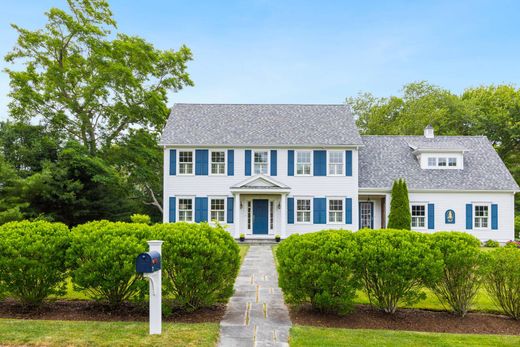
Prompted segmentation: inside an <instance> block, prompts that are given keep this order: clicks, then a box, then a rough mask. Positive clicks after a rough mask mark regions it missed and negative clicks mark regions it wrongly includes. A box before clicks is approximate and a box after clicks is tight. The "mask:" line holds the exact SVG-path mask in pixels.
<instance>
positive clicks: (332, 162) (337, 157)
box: [327, 151, 345, 176]
mask: <svg viewBox="0 0 520 347" xmlns="http://www.w3.org/2000/svg"><path fill="white" fill-rule="evenodd" d="M327 157H328V160H329V163H328V164H329V165H328V166H329V176H341V175H343V162H344V158H345V152H343V151H328V155H327Z"/></svg>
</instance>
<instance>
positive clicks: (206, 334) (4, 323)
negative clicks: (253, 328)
mask: <svg viewBox="0 0 520 347" xmlns="http://www.w3.org/2000/svg"><path fill="white" fill-rule="evenodd" d="M218 334H219V325H218V324H217V323H199V324H186V323H175V324H174V323H163V333H162V335H160V336H157V335H154V336H150V335H148V323H126V322H73V321H45V320H16V319H0V343H1V344H2V346H4V345H7V346H16V345H18V346H19V345H24V346H125V347H126V346H215V344H216V342H217V340H218Z"/></svg>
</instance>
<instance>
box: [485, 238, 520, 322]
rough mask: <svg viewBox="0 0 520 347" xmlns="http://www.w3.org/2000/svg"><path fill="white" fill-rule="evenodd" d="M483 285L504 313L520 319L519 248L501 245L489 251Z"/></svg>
mask: <svg viewBox="0 0 520 347" xmlns="http://www.w3.org/2000/svg"><path fill="white" fill-rule="evenodd" d="M485 286H486V289H487V291H488V293H489V295H490V296H491V298H492V299H493V302H494V303H495V304H496V305H497V306H498V307H499V308H501V309H502V311H503V312H504V313H505V314H507V315H508V316H510V317H512V318H514V319H520V249H518V248H507V247H501V248H497V249H495V250H493V251H492V252H490V253H489V259H488V261H487V267H486V276H485Z"/></svg>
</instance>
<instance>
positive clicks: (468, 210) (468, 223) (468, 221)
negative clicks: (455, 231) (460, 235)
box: [466, 204, 473, 230]
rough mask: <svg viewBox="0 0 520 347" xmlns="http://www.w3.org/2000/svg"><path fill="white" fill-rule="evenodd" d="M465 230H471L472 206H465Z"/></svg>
mask: <svg viewBox="0 0 520 347" xmlns="http://www.w3.org/2000/svg"><path fill="white" fill-rule="evenodd" d="M466 229H468V230H471V229H473V205H472V204H466Z"/></svg>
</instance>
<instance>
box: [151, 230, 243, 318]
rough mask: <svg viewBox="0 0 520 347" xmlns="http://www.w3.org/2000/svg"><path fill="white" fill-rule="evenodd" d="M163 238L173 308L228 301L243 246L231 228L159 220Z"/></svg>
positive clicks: (157, 232)
mask: <svg viewBox="0 0 520 347" xmlns="http://www.w3.org/2000/svg"><path fill="white" fill-rule="evenodd" d="M152 228H153V232H154V235H155V238H156V239H159V240H163V241H164V244H163V252H162V256H163V263H162V265H163V267H162V268H163V271H164V273H165V275H166V277H165V281H164V282H165V285H166V295H168V296H170V297H173V298H174V300H173V306H172V307H173V308H180V309H183V310H186V311H193V310H196V309H199V308H201V307H208V306H212V305H214V304H215V303H217V302H220V301H226V300H227V299H228V298H229V297H230V296H231V295H232V294H233V284H234V282H235V278H236V276H237V274H238V270H239V267H240V249H239V247H238V245H237V243H236V242H235V240H234V239H233V237H231V235H230V234H229V232H227V231H226V230H224V229H223V228H222V227H220V226H217V227H211V226H210V225H208V224H207V223H201V224H195V223H173V224H157V225H155V226H154V227H152Z"/></svg>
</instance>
